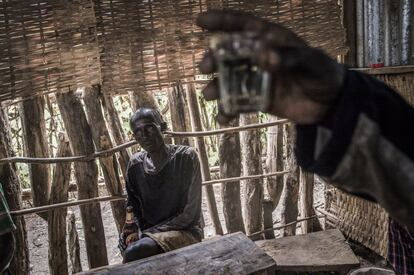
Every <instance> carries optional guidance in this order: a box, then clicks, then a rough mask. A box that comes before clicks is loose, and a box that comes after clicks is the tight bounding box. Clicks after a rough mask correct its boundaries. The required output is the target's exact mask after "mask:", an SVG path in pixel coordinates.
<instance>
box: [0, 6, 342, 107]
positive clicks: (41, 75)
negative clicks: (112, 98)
mask: <svg viewBox="0 0 414 275" xmlns="http://www.w3.org/2000/svg"><path fill="white" fill-rule="evenodd" d="M211 8H232V9H241V10H247V11H252V12H254V13H256V14H259V15H261V16H264V17H266V18H268V19H270V20H272V21H275V22H281V23H283V24H285V25H286V26H288V27H290V28H292V29H293V30H295V31H296V32H298V33H299V34H300V35H301V36H302V37H304V38H305V39H306V40H307V41H309V43H310V44H311V45H313V46H317V47H320V48H323V49H324V50H326V51H327V52H328V53H329V54H330V55H332V56H335V55H337V54H340V53H343V52H344V51H345V47H344V29H343V28H342V26H341V20H340V8H339V6H338V5H337V1H336V0H279V1H274V0H273V1H269V0H262V1H235V0H227V1H225V0H222V1H221V0H214V1H208V0H199V1H188V0H177V1H172V0H158V1H153V0H146V1H132V0H131V1H126V0H95V1H92V0H24V1H22V0H9V1H2V3H1V4H0V101H4V100H11V99H19V98H20V97H28V96H33V95H38V94H42V93H50V92H58V91H66V90H68V89H75V88H77V87H82V86H88V85H92V84H97V83H100V84H102V85H103V91H104V92H107V93H125V92H128V91H131V90H147V91H148V90H160V89H162V88H163V87H167V86H169V85H170V84H171V83H172V82H175V81H177V80H182V79H187V80H192V79H194V76H195V75H197V74H198V72H197V68H196V64H197V62H198V61H199V60H200V58H201V56H202V54H203V51H204V49H205V47H206V45H207V41H208V37H207V34H206V33H205V32H204V31H203V30H201V29H199V28H197V27H196V26H195V25H194V22H195V19H196V17H197V15H198V13H200V12H201V11H205V10H208V9H211Z"/></svg>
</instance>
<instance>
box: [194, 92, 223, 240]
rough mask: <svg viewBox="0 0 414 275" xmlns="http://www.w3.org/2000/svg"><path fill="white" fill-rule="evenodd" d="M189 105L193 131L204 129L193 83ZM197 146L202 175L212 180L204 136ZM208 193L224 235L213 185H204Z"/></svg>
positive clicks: (219, 230)
mask: <svg viewBox="0 0 414 275" xmlns="http://www.w3.org/2000/svg"><path fill="white" fill-rule="evenodd" d="M186 94H187V100H188V107H189V109H190V118H191V125H192V129H193V131H202V130H203V129H202V125H201V119H200V109H199V107H198V102H197V95H196V91H195V88H194V85H193V84H189V85H188V86H187V90H186ZM195 143H196V147H197V150H198V153H199V156H200V165H201V175H202V177H203V181H207V180H211V176H210V169H209V165H208V156H207V152H206V146H205V143H204V139H203V138H202V137H197V138H195ZM204 188H205V189H204V190H205V191H206V195H207V204H208V208H209V210H210V216H211V220H212V222H213V226H214V229H215V231H216V234H217V235H223V228H222V227H221V223H220V219H219V215H218V211H217V204H216V199H215V197H214V189H213V186H211V185H206V186H205V187H204Z"/></svg>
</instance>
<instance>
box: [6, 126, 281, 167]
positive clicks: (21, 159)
mask: <svg viewBox="0 0 414 275" xmlns="http://www.w3.org/2000/svg"><path fill="white" fill-rule="evenodd" d="M285 123H288V120H286V119H283V120H278V121H275V122H268V123H258V124H252V125H247V126H240V127H231V128H225V129H218V130H212V131H198V132H170V131H166V132H165V134H166V135H170V136H181V137H206V136H210V135H219V134H223V133H235V132H241V131H248V130H251V129H261V128H266V127H269V126H274V125H279V124H285ZM135 144H137V142H136V141H135V140H132V141H128V142H126V143H124V144H121V145H118V146H115V147H114V148H111V149H109V150H104V151H101V152H94V153H92V154H89V155H83V156H74V157H66V158H28V157H8V158H2V159H0V164H1V163H8V162H23V163H57V162H64V161H66V162H73V161H86V162H88V161H91V160H93V159H95V158H98V157H107V156H110V155H113V154H114V153H116V152H119V151H122V150H124V149H126V148H128V147H131V146H134V145H135Z"/></svg>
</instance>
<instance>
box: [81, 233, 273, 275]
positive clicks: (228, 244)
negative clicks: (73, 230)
mask: <svg viewBox="0 0 414 275" xmlns="http://www.w3.org/2000/svg"><path fill="white" fill-rule="evenodd" d="M274 267H275V262H274V261H273V259H272V258H271V257H270V256H269V255H267V254H266V253H265V252H263V250H262V249H260V248H259V247H257V245H256V244H255V243H254V242H252V241H251V240H250V239H249V238H247V237H246V236H245V235H244V234H243V233H240V232H239V233H234V234H230V235H226V236H223V237H219V238H214V239H211V240H208V241H204V242H201V243H198V244H194V245H191V246H187V247H184V248H181V249H177V250H174V251H170V252H167V253H164V254H160V255H156V256H153V257H150V258H147V259H142V260H139V261H135V262H131V263H127V264H118V265H112V266H104V267H100V268H96V269H92V270H89V271H86V272H83V273H80V274H84V275H85V274H89V275H91V274H95V275H98V274H99V275H102V274H125V275H127V274H128V275H130V274H260V273H262V272H266V271H269V273H273V271H274Z"/></svg>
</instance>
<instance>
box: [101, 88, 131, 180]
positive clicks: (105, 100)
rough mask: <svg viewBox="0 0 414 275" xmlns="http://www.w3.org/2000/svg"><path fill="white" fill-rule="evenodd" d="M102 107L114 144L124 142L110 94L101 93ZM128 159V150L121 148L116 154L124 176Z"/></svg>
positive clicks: (120, 125)
mask: <svg viewBox="0 0 414 275" xmlns="http://www.w3.org/2000/svg"><path fill="white" fill-rule="evenodd" d="M101 100H102V107H103V110H104V115H105V119H106V123H107V125H108V128H109V132H110V134H111V136H112V139H113V140H114V142H115V143H116V145H121V144H124V143H125V141H126V138H125V133H124V131H123V130H122V124H121V120H120V119H119V116H118V113H117V111H116V109H115V105H114V102H113V100H112V97H111V95H102V94H101ZM129 159H130V155H129V152H128V150H122V151H121V152H119V154H118V163H119V165H120V166H121V171H122V175H123V176H124V177H125V176H126V170H127V167H128V162H129Z"/></svg>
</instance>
